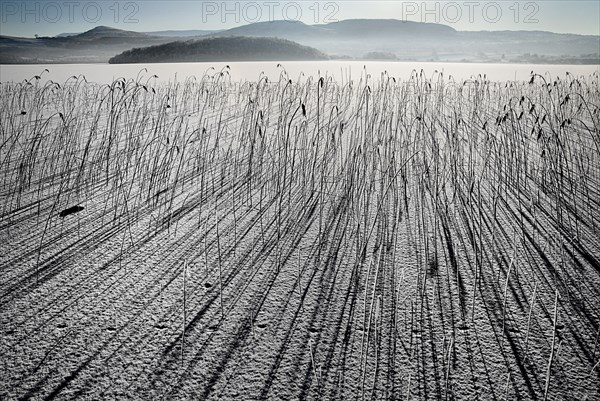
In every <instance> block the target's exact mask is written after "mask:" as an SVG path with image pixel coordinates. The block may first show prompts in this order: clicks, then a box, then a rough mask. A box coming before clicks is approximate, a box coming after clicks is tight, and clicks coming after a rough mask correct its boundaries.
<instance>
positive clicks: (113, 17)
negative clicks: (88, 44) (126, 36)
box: [0, 1, 140, 24]
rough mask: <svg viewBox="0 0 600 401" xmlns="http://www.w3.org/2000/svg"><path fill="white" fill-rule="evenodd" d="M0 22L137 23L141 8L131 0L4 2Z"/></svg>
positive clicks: (0, 9)
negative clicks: (111, 0)
mask: <svg viewBox="0 0 600 401" xmlns="http://www.w3.org/2000/svg"><path fill="white" fill-rule="evenodd" d="M0 12H1V15H2V23H3V24H6V23H9V22H12V23H15V22H17V23H22V24H31V23H37V24H39V23H50V24H52V23H59V22H61V23H64V22H68V23H76V22H82V21H83V22H87V23H90V24H96V23H99V22H101V21H104V22H112V23H115V24H120V23H125V24H136V23H138V22H139V19H138V14H139V12H140V5H139V3H138V2H134V1H114V2H110V1H82V2H80V1H49V2H46V1H3V2H2V3H1V4H0Z"/></svg>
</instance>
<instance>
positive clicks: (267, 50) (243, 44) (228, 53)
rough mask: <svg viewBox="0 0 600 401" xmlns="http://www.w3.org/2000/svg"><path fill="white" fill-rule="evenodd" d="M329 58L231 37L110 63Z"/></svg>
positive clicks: (272, 41) (130, 54)
mask: <svg viewBox="0 0 600 401" xmlns="http://www.w3.org/2000/svg"><path fill="white" fill-rule="evenodd" d="M324 59H327V56H326V55H325V54H323V53H321V52H319V51H318V50H316V49H313V48H310V47H307V46H302V45H299V44H297V43H294V42H292V41H289V40H284V39H277V38H254V37H243V36H232V37H223V38H214V37H213V38H207V39H201V40H189V41H186V42H171V43H166V44H163V45H158V46H150V47H145V48H136V49H132V50H128V51H125V52H123V53H121V54H119V55H117V56H115V57H113V58H111V59H110V60H109V63H111V64H122V63H164V62H200V61H272V60H275V61H291V60H324Z"/></svg>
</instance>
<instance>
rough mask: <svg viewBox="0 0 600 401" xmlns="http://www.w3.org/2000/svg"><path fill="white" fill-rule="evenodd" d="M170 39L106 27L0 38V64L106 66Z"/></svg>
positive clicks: (170, 39)
mask: <svg viewBox="0 0 600 401" xmlns="http://www.w3.org/2000/svg"><path fill="white" fill-rule="evenodd" d="M172 40H173V39H172V38H165V37H160V36H152V35H147V34H144V33H140V32H134V31H124V30H121V29H115V28H109V27H106V26H98V27H96V28H94V29H91V30H89V31H87V32H83V33H80V34H76V35H72V36H62V37H39V38H36V39H31V38H13V37H8V36H0V64H16V63H18V64H46V63H106V62H107V61H108V59H109V58H110V57H112V56H114V55H115V54H118V53H121V52H123V51H125V50H128V49H131V48H134V47H142V46H151V45H157V44H161V43H167V42H170V41H172Z"/></svg>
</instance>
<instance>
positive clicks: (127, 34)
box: [70, 26, 149, 40]
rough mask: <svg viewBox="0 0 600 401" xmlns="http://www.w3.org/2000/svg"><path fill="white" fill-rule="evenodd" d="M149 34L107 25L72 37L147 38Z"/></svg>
mask: <svg viewBox="0 0 600 401" xmlns="http://www.w3.org/2000/svg"><path fill="white" fill-rule="evenodd" d="M148 36H149V35H146V34H145V33H140V32H134V31H124V30H122V29H116V28H110V27H107V26H97V27H95V28H93V29H90V30H89V31H87V32H83V33H80V34H79V35H74V36H71V37H70V38H71V39H80V40H98V39H104V38H111V39H114V38H124V39H146V38H148Z"/></svg>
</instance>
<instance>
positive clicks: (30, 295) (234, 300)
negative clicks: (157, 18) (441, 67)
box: [0, 68, 600, 401]
mask: <svg viewBox="0 0 600 401" xmlns="http://www.w3.org/2000/svg"><path fill="white" fill-rule="evenodd" d="M599 81H600V76H599V75H598V74H594V75H592V76H581V77H577V76H573V75H571V74H566V75H564V76H560V77H551V76H549V75H537V74H532V76H531V78H530V80H527V81H519V82H517V81H506V82H493V81H490V80H488V79H487V77H485V76H478V77H474V78H473V79H470V80H466V81H455V80H454V79H453V78H452V77H450V76H443V75H442V74H440V73H438V72H433V71H429V72H423V71H414V72H413V73H412V74H411V75H410V76H406V77H402V79H400V78H398V77H390V76H388V75H387V74H385V73H384V74H382V75H381V76H370V75H368V73H367V71H364V72H363V74H362V78H361V79H357V80H354V81H336V80H335V79H333V78H332V77H328V76H324V77H320V78H319V77H317V78H311V77H308V78H307V77H291V76H288V74H287V73H286V71H285V69H283V68H280V74H279V76H275V77H271V78H267V77H266V76H264V75H261V76H260V77H257V79H256V80H254V81H252V82H236V81H233V80H231V79H230V78H229V71H228V69H224V70H222V71H214V70H209V71H207V73H206V74H205V75H204V76H203V77H202V78H189V79H187V80H185V81H181V82H178V83H175V82H171V83H160V82H157V78H156V77H153V76H152V75H151V74H150V73H147V72H145V71H142V72H140V75H139V77H138V78H137V79H136V80H125V79H117V80H115V81H114V82H112V83H111V84H107V85H101V84H93V83H88V82H87V81H86V79H85V77H84V76H78V77H73V78H71V79H69V80H67V81H66V82H60V83H54V82H52V81H48V82H46V83H43V80H42V79H41V78H40V77H33V78H32V79H31V80H29V81H27V82H21V83H10V82H3V83H1V84H0V249H1V251H0V371H1V372H2V373H1V374H0V399H2V400H12V399H28V398H31V399H73V398H76V397H80V398H85V399H127V398H129V399H146V400H155V399H173V400H179V399H211V400H219V399H244V400H260V399H269V400H304V399H306V400H326V399H339V400H342V399H343V400H363V399H365V400H366V399H368V400H388V399H396V400H409V399H413V400H417V399H418V400H426V399H437V400H465V399H481V400H505V399H507V400H512V399H515V400H516V399H519V400H538V399H548V400H572V399H576V400H580V401H583V400H598V399H600V364H599V362H600V83H599Z"/></svg>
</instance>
